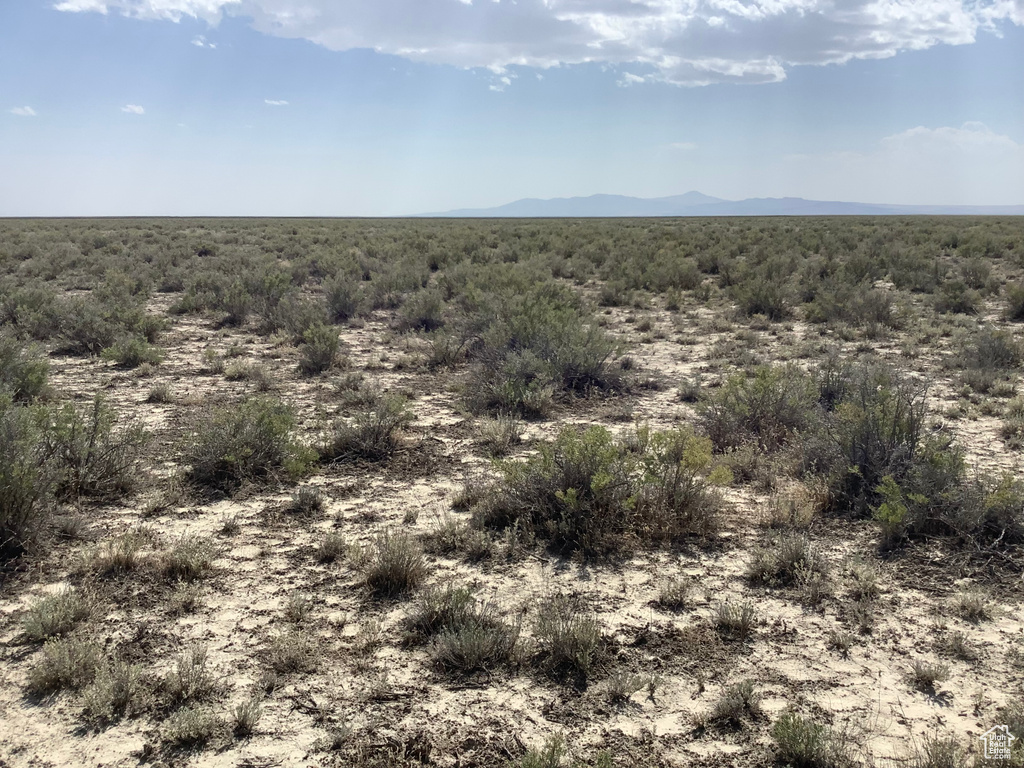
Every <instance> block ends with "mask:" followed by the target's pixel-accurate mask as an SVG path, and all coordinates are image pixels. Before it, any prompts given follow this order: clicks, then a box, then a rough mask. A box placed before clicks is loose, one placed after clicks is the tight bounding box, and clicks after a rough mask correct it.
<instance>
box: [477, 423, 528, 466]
mask: <svg viewBox="0 0 1024 768" xmlns="http://www.w3.org/2000/svg"><path fill="white" fill-rule="evenodd" d="M522 441H523V423H522V421H520V419H519V417H518V416H517V415H516V414H514V413H499V414H498V415H497V416H495V417H494V418H493V419H487V420H485V421H484V422H483V423H482V424H481V425H480V443H481V444H482V445H483V447H484V450H485V451H487V454H488V455H489V456H491V457H492V458H501V457H503V456H507V455H508V454H509V453H511V452H512V449H513V448H515V447H516V446H517V445H519V444H520V443H521V442H522Z"/></svg>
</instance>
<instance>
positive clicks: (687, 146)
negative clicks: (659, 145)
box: [669, 141, 697, 152]
mask: <svg viewBox="0 0 1024 768" xmlns="http://www.w3.org/2000/svg"><path fill="white" fill-rule="evenodd" d="M669 146H670V147H671V148H672V149H678V150H681V151H683V152H689V151H690V150H692V149H696V148H697V145H696V144H694V143H693V142H692V141H674V142H672V143H671V144H669Z"/></svg>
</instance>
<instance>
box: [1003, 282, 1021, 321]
mask: <svg viewBox="0 0 1024 768" xmlns="http://www.w3.org/2000/svg"><path fill="white" fill-rule="evenodd" d="M1003 316H1004V317H1005V318H1006V319H1007V320H1024V285H1020V284H1017V285H1009V286H1007V287H1006V309H1005V310H1004V312H1003Z"/></svg>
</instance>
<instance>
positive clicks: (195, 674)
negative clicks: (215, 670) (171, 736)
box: [161, 645, 217, 707]
mask: <svg viewBox="0 0 1024 768" xmlns="http://www.w3.org/2000/svg"><path fill="white" fill-rule="evenodd" d="M161 688H162V690H163V692H164V694H165V696H166V697H167V700H168V702H169V703H170V704H171V706H175V707H179V706H181V705H183V704H187V703H189V702H195V701H204V700H206V699H209V698H210V697H211V696H212V695H213V693H214V692H215V691H216V690H217V685H216V682H215V680H214V677H213V674H212V673H211V672H210V669H209V666H208V663H207V655H206V648H204V647H203V646H200V645H195V646H192V647H190V648H187V649H186V650H185V651H183V652H182V653H181V654H179V655H178V657H177V659H176V660H175V663H174V669H172V670H171V671H170V672H169V673H168V674H167V675H166V676H165V677H164V679H163V682H162V685H161Z"/></svg>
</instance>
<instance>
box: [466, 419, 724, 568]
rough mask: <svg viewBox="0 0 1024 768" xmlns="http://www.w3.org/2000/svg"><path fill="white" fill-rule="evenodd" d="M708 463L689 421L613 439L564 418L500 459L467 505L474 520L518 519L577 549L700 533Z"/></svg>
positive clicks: (596, 551) (557, 544)
mask: <svg viewBox="0 0 1024 768" xmlns="http://www.w3.org/2000/svg"><path fill="white" fill-rule="evenodd" d="M710 468H711V446H710V443H709V442H708V441H707V440H706V439H705V438H701V437H698V436H696V435H694V434H693V432H692V431H689V430H687V429H682V428H680V429H676V430H672V431H668V432H658V433H652V432H651V431H650V430H648V429H646V428H644V427H642V428H640V429H639V430H638V432H637V433H636V434H635V435H634V436H633V437H632V438H631V439H628V440H624V441H616V440H614V439H613V438H612V436H611V433H609V432H608V431H607V430H606V429H604V428H602V427H591V428H590V429H588V430H586V431H585V432H582V433H581V432H579V431H578V430H577V429H575V428H572V427H567V428H565V429H563V430H562V432H561V433H560V434H559V436H558V438H557V439H556V440H555V442H553V443H549V444H547V445H542V446H541V447H540V449H539V451H538V453H537V455H535V456H533V457H530V458H528V459H526V460H524V461H518V462H505V463H503V464H501V465H500V469H501V472H502V475H503V477H502V480H501V481H500V482H498V483H496V484H494V485H492V486H490V487H489V489H488V491H487V493H486V497H485V498H484V500H483V501H481V502H480V503H478V504H477V505H476V506H475V507H474V510H473V515H474V523H475V524H476V525H478V526H480V527H483V528H496V529H506V528H509V527H511V526H518V527H519V528H521V529H524V530H527V531H529V532H531V533H535V534H536V535H537V536H539V537H542V538H544V539H547V540H548V541H549V542H550V543H551V545H552V546H553V547H554V548H555V549H556V550H558V551H562V552H579V553H581V554H583V555H585V556H598V555H607V554H610V553H612V552H616V551H621V549H622V547H624V546H628V545H629V544H631V543H634V542H637V541H639V542H644V543H657V542H666V541H672V540H675V539H678V538H680V537H683V536H687V535H707V534H708V533H710V532H711V531H712V530H713V529H714V525H715V515H714V513H715V509H716V506H717V496H716V494H715V493H714V491H713V490H712V485H711V482H709V478H708V472H709V470H710ZM712 479H714V480H718V479H719V478H718V477H717V476H715V477H714V478H712Z"/></svg>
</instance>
